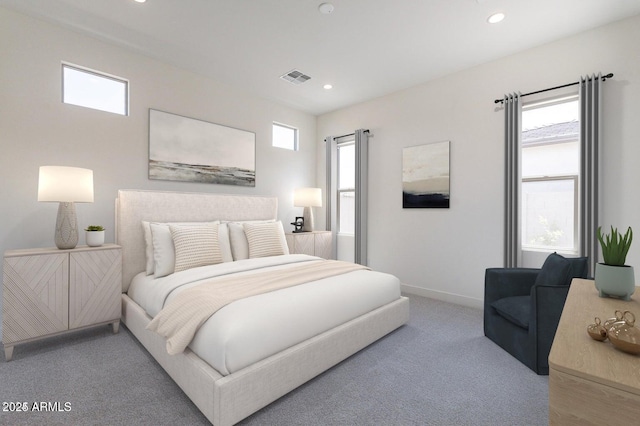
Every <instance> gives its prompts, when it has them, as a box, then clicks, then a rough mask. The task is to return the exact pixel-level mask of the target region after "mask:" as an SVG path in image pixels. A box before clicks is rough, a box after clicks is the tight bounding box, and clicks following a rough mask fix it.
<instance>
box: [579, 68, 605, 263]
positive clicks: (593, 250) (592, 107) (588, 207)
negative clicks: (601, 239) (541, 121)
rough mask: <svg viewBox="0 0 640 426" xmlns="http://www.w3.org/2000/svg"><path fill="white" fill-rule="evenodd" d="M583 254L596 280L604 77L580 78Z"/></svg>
mask: <svg viewBox="0 0 640 426" xmlns="http://www.w3.org/2000/svg"><path fill="white" fill-rule="evenodd" d="M579 84H580V91H579V93H580V101H579V102H580V156H581V158H580V173H581V176H582V180H581V182H580V194H581V197H580V242H581V244H580V245H581V247H580V252H581V255H582V256H588V257H589V273H590V276H593V273H594V271H595V265H596V263H597V261H598V251H597V240H596V230H597V228H598V179H599V176H598V161H599V160H598V151H599V144H600V104H601V101H600V98H601V85H602V76H601V75H600V74H598V75H591V76H587V77H581V78H580V83H579Z"/></svg>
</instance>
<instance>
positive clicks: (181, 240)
mask: <svg viewBox="0 0 640 426" xmlns="http://www.w3.org/2000/svg"><path fill="white" fill-rule="evenodd" d="M169 229H170V230H171V236H172V238H173V245H174V248H175V253H176V254H175V269H174V271H175V272H180V271H184V270H187V269H191V268H197V267H199V266H206V265H215V264H218V263H222V254H221V252H220V244H219V243H218V224H215V225H212V224H202V225H197V226H194V225H186V226H185V225H170V226H169Z"/></svg>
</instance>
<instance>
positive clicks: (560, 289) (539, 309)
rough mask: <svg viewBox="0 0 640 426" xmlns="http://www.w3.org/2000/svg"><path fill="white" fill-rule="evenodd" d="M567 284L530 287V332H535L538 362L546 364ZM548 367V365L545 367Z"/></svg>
mask: <svg viewBox="0 0 640 426" xmlns="http://www.w3.org/2000/svg"><path fill="white" fill-rule="evenodd" d="M567 294H569V286H568V285H567V286H564V285H562V286H554V285H535V286H533V287H532V288H531V320H530V321H531V322H530V323H529V330H530V332H531V331H533V332H534V333H536V336H535V339H534V340H535V345H536V352H537V354H538V356H537V359H538V364H539V365H540V366H543V365H544V366H548V364H547V358H548V356H549V352H550V351H551V345H552V344H553V339H554V337H555V335H556V330H557V328H558V323H559V322H560V316H561V315H562V310H563V309H564V302H565V301H566V300H567ZM547 368H548V367H547Z"/></svg>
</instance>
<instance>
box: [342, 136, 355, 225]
mask: <svg viewBox="0 0 640 426" xmlns="http://www.w3.org/2000/svg"><path fill="white" fill-rule="evenodd" d="M355 160H356V146H355V144H354V143H353V142H351V143H345V144H341V145H338V233H339V234H349V235H353V234H355V223H356V189H355V188H356V169H355V164H356V163H355Z"/></svg>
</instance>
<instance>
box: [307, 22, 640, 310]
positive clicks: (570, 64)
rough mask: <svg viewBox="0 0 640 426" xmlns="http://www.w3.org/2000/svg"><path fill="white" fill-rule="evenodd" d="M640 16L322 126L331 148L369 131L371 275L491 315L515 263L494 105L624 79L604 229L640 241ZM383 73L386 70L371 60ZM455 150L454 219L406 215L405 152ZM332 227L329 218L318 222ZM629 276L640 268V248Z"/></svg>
mask: <svg viewBox="0 0 640 426" xmlns="http://www.w3.org/2000/svg"><path fill="white" fill-rule="evenodd" d="M637 40H640V16H637V17H634V18H631V19H627V20H624V21H621V22H618V23H614V24H611V25H608V26H605V27H602V28H598V29H595V30H592V31H589V32H586V33H583V34H580V35H577V36H574V37H570V38H567V39H563V40H560V41H557V42H554V43H551V44H548V45H545V46H541V47H539V48H535V49H532V50H528V51H525V52H522V53H520V54H516V55H513V56H510V57H506V58H503V59H501V60H497V61H494V62H490V63H487V64H484V65H481V66H477V67H475V68H472V69H469V70H465V71H462V72H459V73H456V74H453V75H449V76H446V77H444V78H441V79H438V80H436V81H431V82H428V83H426V84H424V85H420V86H417V87H412V88H410V89H407V90H405V91H401V92H398V93H394V94H391V95H389V96H385V97H382V98H379V99H375V100H372V101H369V102H365V103H362V104H359V105H355V106H352V107H350V108H345V109H342V110H339V111H335V112H332V113H329V114H325V115H323V116H321V117H319V118H318V135H317V140H318V149H317V152H318V158H319V159H320V162H319V166H318V182H325V178H324V163H323V160H322V159H323V158H324V155H323V152H324V142H323V139H324V137H325V136H328V135H336V134H344V133H348V132H350V131H353V130H354V129H358V128H368V129H370V130H371V132H372V133H373V135H374V137H373V138H372V139H370V158H369V161H370V171H369V173H370V175H369V185H370V186H369V188H370V191H371V194H370V201H369V221H370V223H369V232H370V233H369V247H368V249H369V264H370V266H372V267H373V268H374V269H379V270H383V271H387V272H390V273H393V274H396V275H397V276H398V277H399V278H400V279H401V281H402V282H403V283H405V284H406V286H405V287H406V288H405V289H406V290H409V291H413V292H415V293H418V294H423V295H428V296H433V297H439V298H442V299H445V300H452V301H455V302H458V303H464V304H469V305H474V306H481V303H482V299H483V294H484V293H483V292H484V271H485V269H486V268H487V267H492V266H501V265H502V259H503V235H504V233H503V206H504V203H503V185H504V184H503V178H504V170H503V169H504V152H503V119H504V116H503V111H502V110H501V109H500V108H499V107H498V106H496V105H495V104H494V102H493V101H494V99H496V98H501V97H502V95H503V94H504V93H508V92H514V91H520V92H522V93H526V92H530V91H535V90H539V89H544V88H547V87H554V86H557V85H560V84H564V83H568V82H572V81H577V80H578V78H579V77H580V76H581V75H586V74H591V73H594V72H595V73H597V72H599V71H601V72H602V73H603V74H606V73H609V72H613V73H614V74H615V76H614V78H613V79H611V80H608V81H607V82H606V83H605V84H604V95H603V111H604V115H603V121H604V123H603V129H602V131H603V132H602V151H601V160H602V169H601V170H602V172H601V173H602V174H601V206H602V213H601V221H600V222H601V223H602V224H603V225H604V226H605V227H608V226H609V225H610V224H613V225H614V226H617V227H619V228H623V229H626V227H627V226H632V227H633V228H634V229H636V230H637V231H638V232H640V213H639V212H640V187H639V186H638V182H640V167H638V161H639V159H640V136H639V135H640V120H639V119H638V117H640V101H639V100H640V50H639V48H638V44H637ZM368 60H369V62H370V63H371V66H372V67H375V58H368ZM444 140H450V141H451V208H450V209H442V210H441V209H433V210H429V209H407V210H403V209H402V185H401V179H402V148H403V147H407V146H413V145H420V144H426V143H431V142H437V141H444ZM322 220H324V219H323V218H319V219H318V221H319V222H320V221H322ZM627 264H630V265H635V266H636V267H640V243H635V244H634V245H633V246H632V248H631V251H630V252H629V256H628V258H627Z"/></svg>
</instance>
